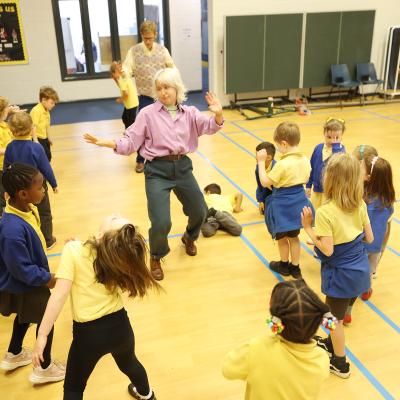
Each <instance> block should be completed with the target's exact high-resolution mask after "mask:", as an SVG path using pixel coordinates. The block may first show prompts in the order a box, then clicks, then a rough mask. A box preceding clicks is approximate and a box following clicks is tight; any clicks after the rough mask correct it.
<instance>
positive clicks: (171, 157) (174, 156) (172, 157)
mask: <svg viewBox="0 0 400 400" xmlns="http://www.w3.org/2000/svg"><path fill="white" fill-rule="evenodd" d="M185 156H186V154H170V155H169V156H162V157H154V158H153V160H163V161H178V160H180V159H181V158H183V157H185Z"/></svg>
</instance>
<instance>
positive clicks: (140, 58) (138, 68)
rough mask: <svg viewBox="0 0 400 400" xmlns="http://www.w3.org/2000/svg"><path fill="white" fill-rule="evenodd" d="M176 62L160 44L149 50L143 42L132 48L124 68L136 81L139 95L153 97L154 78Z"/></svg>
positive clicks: (154, 44) (155, 44)
mask: <svg viewBox="0 0 400 400" xmlns="http://www.w3.org/2000/svg"><path fill="white" fill-rule="evenodd" d="M173 66H174V62H173V61H172V58H171V56H170V54H169V52H168V50H167V49H166V48H165V47H164V46H162V45H161V44H159V43H153V47H152V49H151V50H149V49H148V48H147V47H146V46H145V44H144V43H143V42H141V43H138V44H136V45H135V46H133V47H131V48H130V49H129V51H128V53H127V55H126V58H125V61H124V64H123V68H124V71H126V72H127V73H128V74H129V75H133V76H134V77H135V80H136V87H137V91H138V94H139V95H144V96H149V97H153V77H154V75H155V74H156V72H157V71H159V70H160V69H163V68H167V67H169V68H172V67H173Z"/></svg>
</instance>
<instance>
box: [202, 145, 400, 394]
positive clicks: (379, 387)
mask: <svg viewBox="0 0 400 400" xmlns="http://www.w3.org/2000/svg"><path fill="white" fill-rule="evenodd" d="M196 153H198V154H199V155H201V157H202V158H203V159H204V160H206V161H207V162H208V163H209V164H211V165H212V166H213V168H215V169H216V170H217V171H218V172H220V173H221V174H222V176H223V177H224V178H225V179H226V180H227V181H228V182H229V183H230V184H232V185H233V186H235V187H236V188H238V189H239V190H240V191H241V192H242V193H243V194H245V193H246V192H245V191H244V190H243V189H241V188H240V187H239V186H238V185H237V184H236V183H235V182H233V181H232V179H230V178H229V177H228V176H227V175H226V174H224V173H223V172H222V171H221V170H220V169H219V168H218V167H217V166H216V165H215V164H214V163H213V162H212V161H211V160H210V159H209V158H207V157H206V156H205V155H204V154H202V153H200V151H198V150H197V152H196ZM246 197H248V198H249V196H248V195H247V196H246ZM252 202H253V203H255V205H258V203H256V202H255V201H254V200H253V201H252ZM240 238H241V239H242V241H243V242H244V243H245V244H246V245H247V246H248V247H249V248H250V250H251V251H252V252H253V253H254V254H255V255H256V256H257V257H258V258H259V259H260V260H261V262H262V263H263V264H264V265H266V266H267V267H268V269H269V271H271V269H270V268H269V263H268V261H267V259H266V258H265V257H264V256H263V255H262V254H261V253H260V252H259V251H258V250H257V249H256V248H255V246H254V245H253V244H252V243H251V242H250V241H249V240H248V239H247V237H246V236H245V235H244V234H243V233H242V234H241V235H240ZM271 273H273V275H274V276H275V277H276V278H277V279H278V280H279V281H280V282H282V281H283V278H282V276H281V275H279V274H277V273H276V272H274V271H271ZM382 315H384V314H383V313H382ZM386 318H387V317H386ZM393 324H394V323H393ZM394 325H395V324H394ZM346 351H347V352H348V355H349V359H350V360H351V361H352V363H353V364H354V365H356V366H357V368H358V369H359V370H360V371H361V373H362V374H363V375H364V376H365V377H366V378H367V380H368V381H369V382H370V383H371V384H372V385H373V386H374V387H375V389H377V390H378V391H379V393H380V394H381V395H382V396H383V398H385V399H388V400H392V399H394V397H393V396H392V395H391V394H390V393H389V392H388V391H387V390H386V389H385V387H384V386H383V385H382V384H381V383H380V382H379V381H378V380H377V379H376V378H375V377H374V375H372V373H371V372H370V371H369V370H368V369H367V368H366V367H365V366H364V365H363V364H362V362H361V361H360V360H359V359H358V358H357V357H356V356H355V355H354V354H353V353H352V352H351V351H350V350H349V349H348V347H346Z"/></svg>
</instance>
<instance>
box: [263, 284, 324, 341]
mask: <svg viewBox="0 0 400 400" xmlns="http://www.w3.org/2000/svg"><path fill="white" fill-rule="evenodd" d="M328 311H329V307H328V305H327V304H325V303H324V302H323V301H322V300H321V299H320V298H319V297H318V295H317V294H316V293H315V292H313V291H312V290H311V289H310V288H309V287H308V286H307V284H306V282H305V281H304V280H303V279H297V280H294V281H284V282H280V283H278V284H277V285H276V286H275V287H274V289H273V291H272V295H271V304H270V313H271V315H273V316H275V317H278V318H280V319H281V320H282V323H283V325H284V326H285V328H284V330H283V331H282V332H281V333H280V335H281V336H282V337H283V338H285V339H286V340H289V341H291V342H295V343H309V342H310V340H311V338H312V337H313V336H314V334H315V332H316V331H317V329H318V327H319V325H320V324H321V322H322V318H323V315H324V314H325V313H327V312H328Z"/></svg>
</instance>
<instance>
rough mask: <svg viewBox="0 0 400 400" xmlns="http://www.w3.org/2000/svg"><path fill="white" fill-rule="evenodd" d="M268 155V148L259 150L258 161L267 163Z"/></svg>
mask: <svg viewBox="0 0 400 400" xmlns="http://www.w3.org/2000/svg"><path fill="white" fill-rule="evenodd" d="M267 156H268V154H267V150H265V149H261V150H258V151H257V154H256V159H257V162H264V163H265V160H266V159H267Z"/></svg>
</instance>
